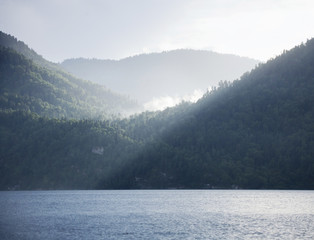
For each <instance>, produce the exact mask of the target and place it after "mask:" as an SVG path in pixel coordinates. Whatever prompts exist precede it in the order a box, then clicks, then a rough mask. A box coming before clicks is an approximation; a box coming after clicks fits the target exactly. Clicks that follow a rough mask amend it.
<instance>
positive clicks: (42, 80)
mask: <svg viewBox="0 0 314 240" xmlns="http://www.w3.org/2000/svg"><path fill="white" fill-rule="evenodd" d="M0 36H1V37H3V36H4V34H3V33H1V34H0ZM5 36H6V35H5ZM7 38H8V39H9V40H10V39H11V42H13V43H14V42H16V41H17V40H15V39H14V38H13V37H10V36H7ZM9 40H7V41H6V42H9ZM6 45H7V46H10V44H6ZM16 46H22V47H21V49H22V51H21V52H26V53H28V54H27V56H28V55H31V58H30V59H29V58H27V57H26V56H24V55H23V54H21V53H18V52H16V51H15V50H13V49H12V48H8V47H3V46H0V107H1V109H2V110H23V111H30V112H33V113H37V114H39V115H41V116H46V117H52V118H77V119H82V118H111V117H112V116H114V115H115V116H117V115H128V114H130V113H132V112H134V111H139V110H140V107H139V105H138V104H137V103H136V102H135V101H134V100H131V99H129V98H127V97H125V96H122V95H119V94H115V93H113V92H111V91H110V90H108V89H106V88H105V87H103V86H100V85H96V84H94V83H91V82H88V81H84V80H81V79H78V78H75V77H73V76H71V75H70V74H67V73H65V72H63V71H61V70H58V69H56V70H54V69H53V67H49V68H46V67H43V66H42V64H40V65H38V64H35V63H34V61H33V60H32V59H33V58H38V59H39V60H38V61H41V62H43V63H46V62H47V61H45V60H44V59H41V58H40V57H39V56H38V55H37V54H36V53H35V52H33V51H32V50H30V49H28V48H27V46H26V45H25V44H23V43H21V42H17V43H16ZM15 48H16V47H15ZM47 64H49V62H47Z"/></svg>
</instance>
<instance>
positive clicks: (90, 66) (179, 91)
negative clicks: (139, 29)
mask: <svg viewBox="0 0 314 240" xmlns="http://www.w3.org/2000/svg"><path fill="white" fill-rule="evenodd" d="M257 63H258V61H256V60H253V59H249V58H244V57H239V56H235V55H230V54H218V53H214V52H210V51H197V50H175V51H169V52H162V53H152V54H143V55H137V56H133V57H129V58H125V59H121V60H119V61H114V60H97V59H82V58H81V59H69V60H66V61H64V62H63V63H62V64H61V66H62V67H64V68H65V69H66V70H68V71H69V72H70V73H72V74H74V75H76V76H79V77H81V78H84V79H88V80H90V81H93V82H97V83H100V84H103V85H105V86H107V87H108V88H109V89H112V90H113V91H115V92H119V93H123V94H127V95H129V96H131V97H132V98H134V99H137V100H139V102H140V103H146V104H147V103H148V102H151V101H152V100H153V99H154V98H155V99H156V98H162V97H167V96H169V97H172V98H175V97H182V96H186V95H191V94H192V93H193V91H194V90H202V91H206V89H207V88H208V87H209V86H214V85H217V83H218V82H219V81H220V80H228V81H231V80H234V79H237V78H239V77H240V76H241V75H242V74H243V73H244V72H246V71H249V70H251V69H252V68H254V66H255V65H256V64H257Z"/></svg>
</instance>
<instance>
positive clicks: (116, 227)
mask: <svg viewBox="0 0 314 240" xmlns="http://www.w3.org/2000/svg"><path fill="white" fill-rule="evenodd" d="M313 223H314V191H253V190H138V191H137V190H130V191H126V190H125V191H120V190H119V191H118V190H117V191H19V192H0V239H46V240H49V239H314V224H313Z"/></svg>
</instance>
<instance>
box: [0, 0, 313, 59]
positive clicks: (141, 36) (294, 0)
mask: <svg viewBox="0 0 314 240" xmlns="http://www.w3.org/2000/svg"><path fill="white" fill-rule="evenodd" d="M0 30H1V31H3V32H5V33H8V34H11V35H14V36H15V37H17V38H18V39H19V40H22V41H24V42H25V43H26V44H28V45H29V46H30V47H31V48H33V49H34V50H35V51H36V52H38V53H39V54H41V55H43V56H44V57H45V58H47V59H48V60H51V61H54V62H61V61H62V60H64V59H66V58H72V57H88V58H93V57H95V58H100V59H108V58H109V59H120V58H124V57H127V56H130V55H135V54H139V53H144V52H145V53H147V52H160V51H164V50H172V49H178V48H193V49H207V50H213V51H216V52H221V53H234V54H237V55H240V56H248V57H252V58H256V59H259V60H267V59H269V58H271V57H274V56H276V55H279V54H280V53H281V52H282V50H283V49H290V48H292V47H293V46H295V45H298V44H300V43H301V42H305V41H306V40H307V39H310V38H312V37H314V1H313V0H47V1H45V0H0Z"/></svg>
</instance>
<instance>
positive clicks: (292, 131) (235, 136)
mask: <svg viewBox="0 0 314 240" xmlns="http://www.w3.org/2000/svg"><path fill="white" fill-rule="evenodd" d="M313 63H314V40H310V41H308V42H307V43H306V45H301V46H298V47H296V48H294V49H293V50H291V51H288V52H285V53H284V54H283V55H281V56H279V57H277V58H276V59H273V60H270V61H269V62H268V63H266V64H263V65H260V66H259V67H257V68H256V69H255V70H253V71H252V72H251V73H248V74H245V75H244V76H243V77H242V78H241V79H240V80H238V81H235V82H233V83H227V82H221V83H220V84H219V87H218V88H217V89H213V90H212V91H210V92H208V93H207V94H206V95H205V96H204V97H203V98H202V99H201V100H200V101H199V102H198V103H196V104H195V105H193V106H192V107H191V108H190V109H189V110H188V111H187V114H186V115H185V117H184V118H182V117H180V118H179V121H177V124H175V125H172V126H168V127H167V130H166V131H164V132H163V133H162V134H161V136H160V138H158V139H157V140H156V141H155V142H153V143H152V144H149V145H148V146H147V147H146V148H145V150H144V151H143V152H141V153H140V154H139V155H138V156H137V157H136V158H134V159H132V164H130V166H128V167H127V168H126V169H124V171H122V172H121V173H120V174H119V175H116V176H114V178H113V179H114V180H112V181H104V182H103V186H104V188H257V189H261V188H266V189H274V188H277V189H314V107H313V102H314V78H313V76H314V68H313V66H314V65H313Z"/></svg>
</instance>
